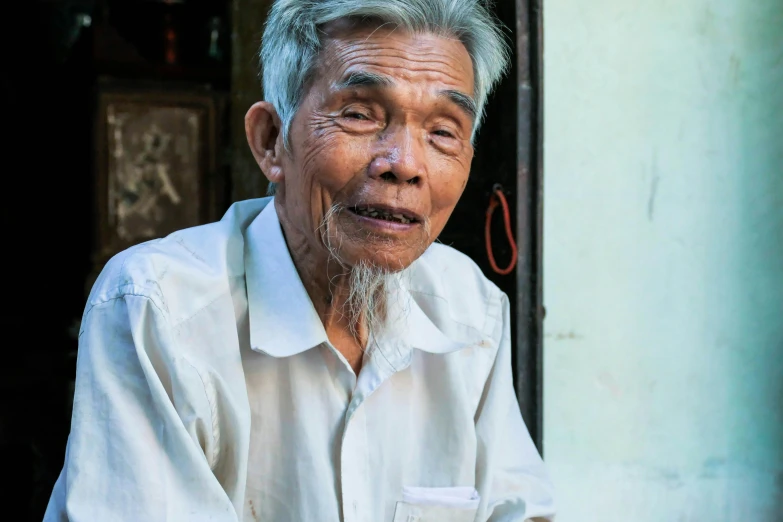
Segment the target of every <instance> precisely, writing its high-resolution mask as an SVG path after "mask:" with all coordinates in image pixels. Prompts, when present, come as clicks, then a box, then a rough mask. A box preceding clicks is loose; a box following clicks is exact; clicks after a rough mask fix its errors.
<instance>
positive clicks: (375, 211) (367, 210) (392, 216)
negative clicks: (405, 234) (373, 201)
mask: <svg viewBox="0 0 783 522" xmlns="http://www.w3.org/2000/svg"><path fill="white" fill-rule="evenodd" d="M348 210H350V211H351V212H353V213H354V214H356V215H357V216H362V217H369V218H373V219H381V220H383V221H391V222H392V223H402V224H404V225H408V224H411V223H418V219H416V217H415V216H413V215H411V214H410V213H408V212H404V211H399V210H392V209H385V208H381V207H373V206H369V205H360V206H356V207H349V208H348Z"/></svg>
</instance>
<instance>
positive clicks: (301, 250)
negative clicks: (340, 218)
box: [278, 211, 387, 372]
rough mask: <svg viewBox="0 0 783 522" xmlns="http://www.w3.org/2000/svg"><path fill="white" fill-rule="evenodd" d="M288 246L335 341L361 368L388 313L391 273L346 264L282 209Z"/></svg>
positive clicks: (355, 367) (339, 348) (301, 276)
mask: <svg viewBox="0 0 783 522" xmlns="http://www.w3.org/2000/svg"><path fill="white" fill-rule="evenodd" d="M278 216H279V218H280V224H281V226H282V229H283V234H284V236H285V239H286V244H287V246H288V250H289V252H290V254H291V258H292V259H293V262H294V266H296V269H297V272H298V273H299V277H300V278H301V280H302V283H303V284H304V287H305V289H306V290H307V293H308V295H309V297H310V300H311V301H312V303H313V306H314V307H315V310H316V312H317V313H318V316H319V318H320V319H321V322H322V323H323V325H324V329H325V330H326V334H327V336H328V337H329V340H330V341H331V343H332V344H333V345H334V346H335V347H336V348H337V349H338V350H339V351H340V352H341V353H342V354H343V355H344V356H345V357H346V359H347V360H348V361H349V363H350V364H351V366H352V367H353V368H354V371H356V372H358V369H359V368H360V367H361V360H362V356H363V354H364V351H365V350H366V348H367V342H368V339H369V336H370V334H371V332H372V330H373V329H374V327H376V326H377V325H378V324H379V323H380V322H382V321H383V319H384V315H385V291H386V280H387V276H386V275H385V274H382V273H380V272H379V271H378V270H377V269H373V268H372V267H370V266H368V265H361V266H352V267H349V266H346V265H344V264H343V263H341V262H340V261H339V259H338V258H337V256H336V255H335V254H333V253H330V252H329V249H327V248H323V247H321V246H320V245H315V246H314V245H313V243H312V242H311V241H308V240H307V238H305V237H303V234H301V233H300V231H299V230H298V229H297V228H296V227H295V226H293V224H292V223H290V222H289V220H288V219H287V218H286V217H285V212H284V211H279V212H278Z"/></svg>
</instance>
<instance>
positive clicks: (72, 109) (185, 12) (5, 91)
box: [0, 0, 517, 520]
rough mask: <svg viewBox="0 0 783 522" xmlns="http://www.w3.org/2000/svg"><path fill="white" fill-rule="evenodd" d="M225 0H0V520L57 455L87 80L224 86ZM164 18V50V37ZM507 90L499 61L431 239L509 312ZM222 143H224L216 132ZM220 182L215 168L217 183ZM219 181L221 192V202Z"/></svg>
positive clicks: (512, 94) (32, 496)
mask: <svg viewBox="0 0 783 522" xmlns="http://www.w3.org/2000/svg"><path fill="white" fill-rule="evenodd" d="M230 3H231V2H229V1H227V0H214V1H203V2H195V1H190V0H187V1H185V2H182V3H174V4H169V3H163V2H154V1H142V0H136V1H131V0H125V1H121V0H103V1H102V0H93V1H88V0H83V1H77V0H73V1H67V0H63V1H53V0H50V1H46V0H25V1H12V2H6V3H5V4H4V5H3V10H4V15H3V17H2V18H3V21H4V26H5V27H4V30H3V31H0V38H2V44H1V45H0V49H1V51H0V52H2V64H3V73H2V82H1V83H0V93H1V96H0V103H2V106H3V110H2V114H3V118H2V125H3V127H4V132H3V135H4V136H5V138H4V140H3V144H4V151H5V154H4V157H5V158H6V159H5V167H4V169H3V173H4V176H3V177H4V179H5V182H6V183H8V185H7V189H6V190H5V191H4V196H5V202H4V204H3V222H4V224H5V226H4V232H5V234H6V240H5V242H4V243H5V244H6V248H5V252H6V254H5V258H6V262H7V263H8V265H6V266H7V267H8V269H7V270H5V273H6V274H7V277H8V278H9V279H10V286H8V287H7V288H9V291H8V292H7V293H6V294H5V295H6V296H7V298H8V299H9V301H10V302H9V303H8V305H9V306H8V308H6V312H5V313H4V314H3V316H2V321H3V331H4V334H5V343H4V347H5V355H4V357H3V364H2V365H0V368H2V370H1V371H2V376H0V386H2V393H1V394H0V451H1V452H2V454H3V455H5V456H6V457H7V459H8V461H7V462H6V463H5V465H4V466H3V467H2V468H3V475H4V476H3V482H2V483H3V484H4V487H3V488H2V489H1V490H2V496H3V497H4V498H5V502H4V503H3V505H4V506H5V507H4V511H5V513H6V514H8V513H9V512H10V513H13V515H12V518H10V519H9V520H11V519H12V520H40V519H41V518H42V516H43V512H44V510H45V508H46V504H47V501H48V498H49V494H50V492H51V489H52V485H53V484H54V481H55V480H56V478H57V475H58V474H59V471H60V468H61V466H62V462H63V457H64V451H65V444H66V440H67V436H68V431H69V423H70V402H71V389H72V381H73V377H74V374H75V361H76V359H75V354H76V348H77V339H76V335H77V333H78V326H79V321H80V317H81V313H82V310H83V307H84V302H85V298H86V293H87V292H88V291H89V284H90V280H91V278H90V273H91V271H93V269H94V264H93V257H92V256H93V251H94V248H95V231H96V228H97V225H98V224H97V223H96V219H97V217H96V216H97V213H96V203H95V201H96V199H95V198H96V189H95V156H94V145H93V133H94V118H95V105H96V86H97V85H98V81H99V79H100V78H107V77H108V78H115V79H120V80H133V81H139V82H141V81H156V82H158V83H161V82H163V83H166V84H170V85H181V84H187V83H199V84H208V85H210V86H211V87H212V88H213V89H216V90H219V91H225V92H228V91H229V90H230V88H231V59H230V37H229V36H230V32H231V19H230V14H231V11H232V10H231V6H230ZM496 11H497V15H498V17H499V18H500V19H501V20H502V21H503V23H504V24H505V26H506V27H507V28H508V30H507V35H508V41H509V44H510V45H511V46H512V47H513V46H514V42H515V35H514V30H515V12H514V3H513V2H511V1H509V0H507V1H500V2H497V6H496ZM215 20H218V22H215ZM215 23H219V24H222V25H221V27H220V29H219V34H220V42H219V45H218V47H217V52H215V51H216V49H215V48H213V49H210V48H209V42H210V38H209V37H210V30H212V29H213V25H212V24H215ZM172 31H173V34H175V35H176V39H177V42H176V49H175V51H176V56H175V57H174V59H172V56H171V55H170V54H168V55H167V53H170V52H171V48H170V47H167V44H166V42H167V38H169V40H168V41H170V36H171V34H172ZM259 31H260V28H259ZM247 44H248V45H256V44H255V42H247ZM511 62H512V64H513V63H515V60H512V61H511ZM252 65H253V64H248V67H251V66H252ZM516 100H517V84H516V71H515V70H511V71H510V72H509V74H508V75H507V76H506V77H505V79H504V81H503V83H502V84H501V85H500V86H499V88H498V89H497V91H496V93H495V94H494V96H493V97H492V98H491V100H490V103H489V106H488V107H487V117H486V123H485V125H484V128H483V130H482V131H481V133H480V135H479V138H478V142H477V147H476V156H475V159H474V161H473V170H472V174H471V178H470V180H469V182H468V184H467V187H466V189H465V194H464V196H463V198H462V200H461V202H460V203H459V205H458V207H457V209H456V211H455V212H454V215H453V217H452V218H451V221H450V222H449V224H448V226H447V228H446V230H445V231H444V232H443V234H442V236H441V238H440V240H441V241H442V242H443V243H445V244H447V245H452V246H454V247H455V248H457V249H459V250H461V251H462V252H464V253H466V254H467V255H469V256H470V257H471V258H473V259H474V260H475V261H476V262H477V263H478V264H479V266H480V267H481V268H482V269H483V270H484V273H485V274H487V276H488V277H489V278H490V279H492V280H493V281H494V282H495V283H497V285H498V286H499V287H500V288H501V289H502V290H503V291H505V292H506V293H507V294H508V295H509V296H510V298H511V301H512V314H514V311H515V306H516V279H515V275H514V274H513V273H512V274H511V275H508V276H500V275H497V274H495V273H493V272H492V270H491V269H490V267H489V264H488V262H487V255H486V249H485V245H484V220H485V212H486V209H487V205H488V202H489V196H490V194H491V191H492V188H493V186H494V185H495V184H497V183H499V184H501V185H502V187H503V188H504V191H505V193H506V195H507V198H508V201H509V204H510V205H511V207H512V208H511V215H512V216H514V215H515V208H514V205H515V203H516V190H517V189H516V183H517V182H516V175H517V174H516V173H517V169H516V161H517V158H516V143H517V138H516V132H517V131H516V123H517V111H516ZM235 139H241V140H244V137H243V136H240V137H235ZM224 148H225V150H224V151H223V152H222V154H224V155H225V154H227V152H226V151H229V150H230V143H227V144H226V145H225V147H224ZM230 181H231V179H230V174H228V175H227V176H226V179H225V183H226V185H227V186H228V185H230ZM230 193H231V192H230V190H226V191H225V194H226V198H225V201H224V202H223V203H224V208H225V207H227V206H228V204H229V203H230V201H229V199H228V195H230ZM500 215H501V213H500V212H496V213H495V219H494V224H493V239H494V243H495V255H496V258H497V260H498V264H500V265H501V266H505V265H506V264H507V262H508V256H509V252H510V250H509V248H508V245H507V241H506V239H505V236H504V233H503V227H502V224H501V217H500ZM513 338H516V335H515V334H512V339H513ZM9 510H10V511H9Z"/></svg>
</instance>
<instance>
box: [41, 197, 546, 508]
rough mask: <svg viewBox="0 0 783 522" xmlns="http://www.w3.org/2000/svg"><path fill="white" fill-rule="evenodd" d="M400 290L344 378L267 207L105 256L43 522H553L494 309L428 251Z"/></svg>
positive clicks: (482, 284) (474, 280)
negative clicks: (356, 368) (61, 461)
mask: <svg viewBox="0 0 783 522" xmlns="http://www.w3.org/2000/svg"><path fill="white" fill-rule="evenodd" d="M400 280H401V281H402V286H400V287H398V288H397V290H395V291H394V295H390V305H389V309H390V311H389V320H388V324H387V327H386V328H385V329H384V331H383V333H381V334H379V335H378V336H377V338H372V339H371V343H370V345H371V346H372V348H371V349H369V350H368V352H367V353H366V354H365V356H364V361H363V364H364V365H363V367H362V369H361V371H360V372H359V375H358V378H357V376H356V375H355V374H354V372H353V371H352V370H351V367H350V365H349V364H348V363H347V361H346V360H345V358H344V357H343V356H342V355H341V354H340V353H339V352H338V351H337V350H336V349H335V348H334V347H333V346H332V345H331V344H330V343H329V340H328V339H327V336H326V333H325V331H324V328H323V324H322V323H321V321H320V320H319V317H318V315H317V313H316V311H315V309H314V307H313V304H312V302H311V301H310V299H309V297H308V294H307V292H306V291H305V288H304V286H303V284H302V281H301V279H300V278H299V275H298V273H297V271H296V268H295V266H294V264H293V261H292V260H291V257H290V254H289V252H288V249H287V247H286V244H285V239H284V237H283V234H282V231H281V228H280V223H279V221H278V218H277V213H276V211H275V206H274V203H272V199H271V198H265V199H258V200H250V201H244V202H241V203H237V204H234V205H233V206H232V207H231V208H230V209H229V211H228V212H227V213H226V215H225V216H224V217H223V219H222V220H221V221H219V222H217V223H213V224H210V225H205V226H201V227H196V228H191V229H187V230H183V231H180V232H176V233H174V234H172V235H170V236H168V237H166V238H165V239H160V240H155V241H150V242H148V243H145V244H142V245H139V246H137V247H134V248H131V249H129V250H127V251H125V252H123V253H121V254H119V255H118V256H116V257H114V258H113V259H112V260H111V261H110V262H109V263H108V265H107V266H106V268H105V269H104V270H103V272H102V274H101V276H100V277H99V279H98V281H97V282H96V284H95V286H94V288H93V290H92V292H91V294H90V297H89V299H88V303H87V306H86V309H85V313H84V318H83V320H82V325H81V330H80V333H79V355H78V364H77V377H76V392H75V398H74V404H73V419H72V425H71V433H70V436H69V438H68V446H67V452H66V458H65V465H64V467H63V470H62V473H61V474H60V477H59V479H58V480H57V483H56V485H55V487H54V491H53V492H52V496H51V499H50V501H49V506H48V509H47V511H46V515H45V517H44V520H45V521H51V522H54V521H65V520H68V521H72V522H97V521H101V522H103V521H112V522H119V521H128V522H141V521H164V520H165V521H180V520H181V521H188V522H195V521H215V522H223V521H225V522H239V521H242V522H251V521H254V522H259V521H263V522H272V521H273V522H288V521H291V522H320V521H323V522H335V521H344V522H385V521H389V522H416V521H421V522H425V521H433V522H437V521H448V522H460V521H465V522H468V521H471V522H472V521H482V522H483V521H487V520H491V521H520V522H521V521H526V520H530V519H535V520H539V518H538V517H540V520H551V518H550V517H551V516H552V514H553V511H554V508H553V500H552V487H551V485H550V482H549V479H548V477H547V473H546V471H545V468H544V465H543V463H542V461H541V458H540V457H539V454H538V452H537V451H536V449H535V447H534V445H533V444H532V442H531V439H530V436H529V435H528V432H527V430H526V428H525V425H524V423H523V421H522V417H521V415H520V413H519V409H518V406H517V402H516V398H515V395H514V390H513V388H512V377H511V375H512V373H511V349H510V347H511V344H510V338H509V335H510V334H509V307H508V301H507V298H506V296H505V295H504V294H503V293H502V292H501V291H500V290H499V289H498V288H497V287H496V286H494V285H493V284H492V283H490V282H489V281H488V280H487V279H486V278H485V277H484V276H483V275H482V274H481V272H480V270H479V269H478V268H477V267H476V265H475V264H474V263H473V262H472V261H471V260H470V259H468V258H467V257H466V256H464V255H462V254H460V253H458V252H457V251H455V250H453V249H451V248H449V247H446V246H443V245H440V244H435V245H433V246H431V247H430V248H429V249H428V250H427V252H426V253H425V254H424V255H423V256H422V257H421V258H420V259H419V260H417V261H416V262H415V263H414V264H413V265H412V266H411V267H410V268H409V269H408V270H406V271H405V273H404V276H403V277H400Z"/></svg>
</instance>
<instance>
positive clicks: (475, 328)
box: [408, 288, 489, 335]
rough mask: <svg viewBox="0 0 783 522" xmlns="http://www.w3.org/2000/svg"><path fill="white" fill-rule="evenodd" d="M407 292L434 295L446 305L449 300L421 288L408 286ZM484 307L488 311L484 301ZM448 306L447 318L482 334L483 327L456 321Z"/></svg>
mask: <svg viewBox="0 0 783 522" xmlns="http://www.w3.org/2000/svg"><path fill="white" fill-rule="evenodd" d="M408 292H411V293H415V294H420V295H427V296H430V297H435V298H437V299H440V300H442V301H443V302H445V303H446V304H447V305H448V303H449V301H448V300H447V299H446V298H445V297H443V296H441V295H438V294H433V293H430V292H425V291H423V290H412V289H410V288H409V289H408ZM484 307H485V309H487V311H488V308H489V307H488V306H487V303H486V301H485V302H484ZM448 308H449V319H450V320H451V321H452V322H454V323H456V324H459V325H462V326H465V327H467V328H470V329H471V330H475V331H476V332H478V333H480V334H482V335H483V334H484V330H483V329H480V328H477V327H476V326H474V325H472V324H468V323H463V322H462V321H458V320H457V319H454V316H453V315H452V314H451V307H450V306H449V307H448ZM484 324H485V325H486V324H487V315H486V314H485V315H484Z"/></svg>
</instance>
